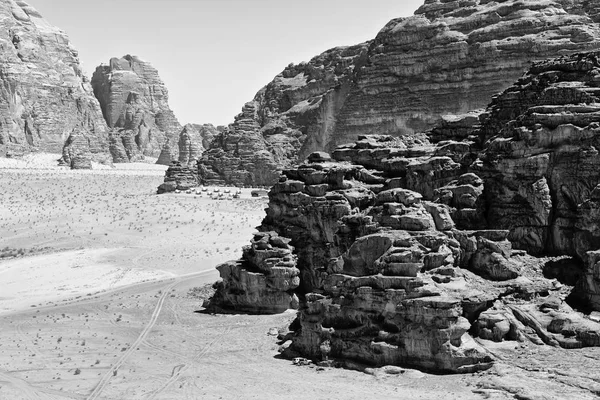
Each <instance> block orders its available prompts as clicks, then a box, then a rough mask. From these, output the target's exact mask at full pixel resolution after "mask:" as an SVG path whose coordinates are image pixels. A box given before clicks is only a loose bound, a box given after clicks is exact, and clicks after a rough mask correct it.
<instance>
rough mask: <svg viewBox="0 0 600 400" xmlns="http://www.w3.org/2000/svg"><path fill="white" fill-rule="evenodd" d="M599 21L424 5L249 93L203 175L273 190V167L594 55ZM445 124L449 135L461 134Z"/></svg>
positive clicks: (396, 128) (588, 15) (464, 107)
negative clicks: (247, 109) (546, 67)
mask: <svg viewBox="0 0 600 400" xmlns="http://www.w3.org/2000/svg"><path fill="white" fill-rule="evenodd" d="M597 18H598V13H597V12H596V11H595V9H594V7H593V5H592V4H590V2H586V1H582V0H575V1H549V0H545V1H541V2H540V1H520V0H505V1H500V2H492V1H483V0H482V1H479V0H473V1H464V2H458V1H441V0H427V1H426V2H425V4H424V5H423V6H422V7H420V8H419V9H418V10H417V11H416V13H415V15H414V16H412V17H408V18H400V19H394V20H392V21H390V22H389V23H388V24H387V25H386V26H385V27H384V28H383V29H382V30H381V31H380V32H379V34H378V35H377V37H376V38H375V39H374V40H373V41H370V42H368V43H365V44H361V45H357V46H352V47H344V48H335V49H331V50H329V51H327V52H325V53H323V54H321V55H319V56H317V57H315V58H313V59H312V60H311V61H310V62H308V63H302V64H300V65H290V66H288V67H287V68H286V69H285V70H284V71H283V72H282V73H281V74H280V75H278V76H277V77H275V79H274V80H273V81H272V82H271V83H270V84H268V85H267V86H266V87H265V88H263V89H262V90H261V91H260V92H259V93H258V94H257V95H256V97H255V99H254V100H253V107H254V111H253V115H254V116H253V117H250V119H248V118H249V116H248V115H245V116H244V119H245V120H247V121H248V122H250V120H251V122H252V123H246V124H243V125H242V126H238V127H236V126H232V127H230V129H229V130H228V131H227V132H226V133H224V134H223V138H222V139H221V140H220V141H218V142H216V143H215V145H214V148H213V149H211V150H209V151H208V152H207V156H206V157H205V158H203V159H202V160H201V164H202V165H203V171H205V173H204V175H203V177H208V178H205V179H210V180H211V181H225V182H229V183H236V184H239V183H241V181H242V180H241V179H240V177H241V176H243V177H244V179H246V181H245V182H247V180H251V182H250V183H251V184H253V185H271V184H273V183H275V182H276V179H277V175H278V174H277V173H276V172H275V170H276V169H278V168H279V169H283V168H287V167H289V166H290V165H292V164H294V163H295V162H300V161H302V160H303V159H304V158H305V157H306V156H307V155H308V154H309V153H310V152H312V151H319V150H326V151H332V150H333V149H335V147H336V146H337V145H340V144H343V143H348V142H352V141H354V140H356V139H357V137H358V135H364V134H390V135H394V136H402V135H410V134H414V133H415V132H421V131H425V130H427V129H430V128H432V127H433V126H435V125H436V124H437V123H438V122H439V120H440V118H441V116H442V115H445V114H461V113H465V112H468V111H471V110H475V109H479V108H483V107H485V106H487V104H488V102H489V98H490V97H491V96H492V95H493V94H495V93H497V92H500V91H501V90H503V89H504V88H506V87H507V86H509V85H510V84H512V83H513V82H514V81H515V80H516V79H517V78H519V77H520V76H521V75H522V73H523V71H524V70H525V69H526V68H527V67H528V66H529V65H530V63H531V62H532V61H536V60H542V59H545V58H547V57H551V56H556V55H557V54H565V53H573V52H577V51H584V50H592V49H598V48H599V47H600V46H599V44H598V43H600V42H599V41H598V39H599V38H600V28H599V27H598V25H597V23H596V22H595V20H596V19H597ZM244 114H246V113H244ZM451 119H452V118H449V121H448V122H449V124H448V125H449V127H450V128H451V129H457V130H458V129H460V127H458V126H456V124H455V126H454V127H452V125H453V124H452V121H451ZM462 120H463V121H467V120H465V119H462ZM464 132H465V130H464V129H463V133H464ZM230 135H231V136H232V139H231V140H230V139H228V136H230ZM240 135H252V137H253V141H252V143H253V144H252V143H249V145H250V146H251V149H252V150H254V149H256V151H258V152H261V154H262V158H263V159H264V161H265V166H266V168H275V170H273V171H272V173H265V172H264V171H261V172H259V173H255V168H256V162H255V160H254V159H253V158H252V157H243V156H240V155H239V154H237V150H236V148H235V147H234V146H232V145H231V144H232V143H235V142H238V141H239V140H238V138H239V136H240ZM234 171H235V173H234Z"/></svg>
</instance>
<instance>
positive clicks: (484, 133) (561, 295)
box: [216, 52, 600, 372]
mask: <svg viewBox="0 0 600 400" xmlns="http://www.w3.org/2000/svg"><path fill="white" fill-rule="evenodd" d="M599 58H600V52H591V53H580V54H574V55H570V56H563V57H559V58H556V59H551V60H546V61H542V62H538V63H534V64H533V66H532V67H531V68H530V70H529V71H528V72H527V73H526V74H525V75H524V76H523V77H522V78H521V79H519V80H518V81H517V82H516V83H515V84H514V85H513V86H511V87H510V88H508V89H507V90H505V91H504V92H503V93H501V94H500V95H498V96H496V97H494V99H493V101H492V102H491V104H490V106H489V107H488V108H487V109H486V110H485V111H483V112H478V113H471V114H466V115H462V116H455V117H452V118H446V119H445V120H444V121H442V122H441V123H440V125H439V126H437V127H436V128H434V129H432V130H431V131H430V132H429V133H428V135H426V136H424V135H416V136H415V135H412V136H405V137H402V138H395V137H393V136H381V135H366V136H361V137H359V140H358V141H357V142H355V143H351V144H347V145H343V146H339V147H338V148H337V149H336V150H335V151H334V152H333V153H332V155H331V157H330V156H329V155H328V154H326V153H314V154H311V155H310V156H309V157H308V160H307V162H305V163H303V164H301V165H299V166H298V167H296V168H292V169H286V170H284V171H283V173H282V176H281V177H280V178H279V182H278V183H277V184H275V185H274V186H273V188H272V189H271V191H270V193H269V200H270V201H269V207H268V209H267V210H266V211H267V215H266V217H265V219H264V220H263V223H262V225H261V227H260V228H259V229H260V230H261V231H263V232H275V233H277V234H278V235H279V236H278V237H280V238H281V237H283V238H289V239H290V240H291V241H290V245H292V246H293V247H294V250H293V254H294V255H296V256H297V262H296V267H297V268H298V270H299V275H298V276H299V277H300V282H299V286H298V289H296V294H298V295H299V298H300V299H301V302H300V308H299V313H298V322H297V323H296V326H295V329H294V330H295V333H294V335H293V338H292V343H291V346H290V347H289V348H288V351H289V352H297V353H300V354H304V355H307V356H309V357H311V358H313V359H320V358H321V357H322V356H323V355H322V354H321V352H322V348H321V345H322V344H323V343H327V346H326V347H327V348H328V349H330V350H329V351H330V353H329V354H328V355H329V356H332V357H337V358H341V359H350V360H354V361H359V362H362V363H366V364H371V365H384V364H408V365H413V366H417V367H420V368H423V369H428V370H436V371H445V372H461V371H472V370H477V369H481V368H485V367H486V366H488V365H489V362H491V360H492V359H493V357H492V356H491V355H490V354H488V353H487V352H486V350H485V348H482V347H480V346H479V345H477V344H476V343H475V342H473V340H472V338H473V337H479V338H482V339H487V340H493V341H502V340H519V341H523V340H530V341H532V342H534V343H538V344H543V343H545V344H548V345H553V346H561V347H563V348H568V349H570V348H581V347H586V346H600V325H599V324H598V323H596V322H594V321H593V320H591V319H589V318H587V317H586V316H585V315H584V314H582V313H581V312H579V311H576V310H574V309H573V308H572V306H571V305H572V304H578V306H582V307H583V309H587V310H600V300H599V299H600V284H598V282H599V279H600V278H599V277H600V224H599V216H600V158H598V150H597V149H598V148H600V112H599V110H600V109H599V108H598V106H597V105H598V104H600V101H599V100H600V99H598V98H597V93H598V86H599V84H598V82H600V79H599V78H598V77H600V63H599V61H598V59H599ZM527 252H529V253H530V254H533V255H562V256H570V257H572V260H571V261H568V260H569V259H563V260H562V261H560V260H559V261H552V260H550V261H549V260H548V259H538V258H535V257H533V256H531V255H529V254H527ZM563 261H565V262H563ZM566 261H568V262H566ZM578 261H579V262H581V263H582V268H581V270H579V269H578V268H573V267H572V265H573V264H577V263H578ZM240 265H241V264H235V263H229V264H228V268H220V273H221V276H222V277H223V280H224V282H228V281H231V280H232V279H233V278H232V277H236V276H238V275H239V274H240V271H241V269H240V268H241V267H240ZM566 269H570V270H566ZM571 269H572V270H571ZM254 272H255V273H259V274H261V273H262V274H264V275H266V276H268V275H269V274H270V273H271V272H270V270H269V268H264V269H263V270H260V271H258V270H255V271H254ZM544 274H545V275H546V276H544ZM556 278H558V279H560V280H563V282H565V284H566V285H570V287H568V286H563V284H561V283H560V282H559V281H557V280H556ZM253 279H254V280H260V277H258V276H254V277H253ZM271 289H275V287H271ZM286 290H288V292H286V295H288V296H289V295H290V293H289V289H288V288H286ZM280 291H282V290H280ZM220 292H223V294H219V296H221V298H225V297H226V298H228V299H229V303H224V305H225V306H229V307H232V306H233V307H235V301H236V297H234V295H235V296H238V297H237V298H245V297H244V293H246V292H249V293H253V289H252V287H250V286H241V285H226V284H225V285H222V286H221V287H220ZM227 293H231V295H227ZM219 296H217V297H216V299H219ZM269 296H270V297H276V296H274V295H273V294H272V293H271V294H270V295H269ZM576 302H578V303H576ZM255 304H256V306H255V307H256V310H255V311H266V310H262V303H261V301H260V297H258V299H257V300H256V302H255Z"/></svg>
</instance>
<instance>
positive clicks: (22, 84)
mask: <svg viewBox="0 0 600 400" xmlns="http://www.w3.org/2000/svg"><path fill="white" fill-rule="evenodd" d="M0 21H1V22H0V46H1V48H2V50H1V51H0V156H1V157H5V156H19V155H22V154H23V153H25V152H29V151H45V152H52V153H62V151H63V145H64V144H65V142H67V140H69V147H70V149H68V150H67V153H66V154H65V155H66V156H67V157H69V159H68V160H63V161H64V162H65V163H66V164H67V165H72V166H74V167H75V168H88V167H90V166H91V164H90V160H93V161H98V162H102V163H110V162H111V157H110V154H109V152H108V128H107V126H106V123H105V122H104V120H103V118H102V113H101V111H100V107H99V105H98V103H97V101H96V99H95V98H94V95H93V93H92V88H91V87H90V84H89V81H88V79H87V78H86V77H85V76H84V75H83V73H82V71H81V66H80V64H79V59H78V52H77V50H75V48H74V47H73V46H72V45H71V43H70V42H69V38H68V37H67V35H66V34H65V32H63V31H61V30H60V29H58V28H56V27H54V26H52V25H50V24H49V23H48V22H47V21H46V20H44V19H43V17H42V16H41V15H40V13H39V12H38V11H37V10H35V9H34V8H33V7H32V6H30V5H29V4H27V3H26V2H24V1H20V0H19V1H14V0H2V1H0ZM69 138H70V139H69ZM81 157H84V158H85V160H82V158H81Z"/></svg>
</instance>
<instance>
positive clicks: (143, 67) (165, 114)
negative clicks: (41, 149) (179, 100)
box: [92, 55, 181, 164]
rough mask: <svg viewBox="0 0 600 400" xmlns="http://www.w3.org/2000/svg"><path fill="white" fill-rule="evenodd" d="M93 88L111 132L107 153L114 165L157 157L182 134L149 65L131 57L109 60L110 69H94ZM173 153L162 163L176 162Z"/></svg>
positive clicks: (156, 75) (106, 66) (155, 71)
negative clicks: (108, 151)
mask: <svg viewBox="0 0 600 400" xmlns="http://www.w3.org/2000/svg"><path fill="white" fill-rule="evenodd" d="M92 87H93V89H94V94H95V96H96V98H97V99H98V101H99V102H100V106H101V108H102V114H103V115H104V118H105V120H106V123H107V124H108V126H109V127H110V128H111V129H112V130H113V133H112V138H111V141H110V152H111V154H112V157H113V159H114V161H115V162H129V161H136V160H139V159H141V158H143V156H152V157H158V156H159V155H160V153H161V150H162V148H163V146H164V145H165V143H167V142H168V141H169V140H171V139H172V138H177V137H178V135H179V133H180V132H181V125H180V124H179V122H178V121H177V119H176V118H175V115H174V114H173V112H172V111H171V109H170V108H169V104H168V100H169V95H168V91H167V89H166V87H165V85H164V83H163V82H162V80H161V79H160V77H159V76H158V71H157V70H156V69H155V68H153V67H152V66H151V65H150V64H149V63H148V62H146V61H143V60H141V59H139V58H138V57H135V56H130V55H127V56H124V57H122V58H112V59H111V60H110V63H109V65H102V66H100V67H98V68H96V71H95V72H94V75H93V77H92ZM175 140H176V139H175ZM173 151H174V153H173V154H172V155H171V156H170V157H165V158H168V159H166V160H162V163H164V164H169V163H170V162H171V160H176V159H177V152H176V151H175V149H173Z"/></svg>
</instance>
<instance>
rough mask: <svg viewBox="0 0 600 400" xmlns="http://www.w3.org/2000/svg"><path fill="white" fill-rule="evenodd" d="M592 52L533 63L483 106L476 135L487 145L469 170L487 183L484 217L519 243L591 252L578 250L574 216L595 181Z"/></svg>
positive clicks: (596, 68) (599, 159)
mask: <svg viewBox="0 0 600 400" xmlns="http://www.w3.org/2000/svg"><path fill="white" fill-rule="evenodd" d="M598 55H599V54H598V53H585V54H579V55H573V56H566V57H562V58H559V59H553V60H549V61H545V62H541V63H537V64H534V65H533V67H532V68H531V69H530V70H529V72H528V73H527V74H526V75H525V76H524V77H523V78H522V79H520V80H519V81H517V83H516V84H514V85H513V86H512V87H510V88H509V89H507V90H506V91H504V92H503V93H502V94H500V95H499V96H497V97H496V98H494V100H493V101H492V103H491V105H490V107H489V109H488V115H487V116H486V117H485V122H484V124H483V128H482V134H481V136H482V139H483V140H489V143H487V144H486V145H485V151H484V152H483V154H482V155H481V160H480V161H478V162H477V163H475V164H474V165H473V168H472V170H473V171H474V172H476V173H477V174H478V175H479V176H480V177H482V178H483V180H484V181H485V199H486V203H487V204H486V208H487V212H486V215H487V223H488V224H489V225H494V226H497V227H498V228H501V229H510V230H511V234H510V237H509V239H510V240H511V242H513V243H514V244H515V245H516V246H517V247H518V248H521V249H526V250H528V251H530V252H533V253H554V254H568V255H579V257H583V255H584V254H585V252H586V251H589V250H595V248H594V249H591V248H589V246H590V245H592V243H588V245H587V246H584V247H587V248H584V249H582V250H577V240H574V236H575V234H576V231H577V228H576V224H577V223H578V221H579V222H580V223H581V224H583V225H586V222H585V221H584V220H585V218H586V212H587V211H584V209H585V206H584V207H583V208H581V209H580V206H579V205H580V204H582V203H584V202H585V201H586V200H588V199H589V198H590V196H591V193H592V190H593V189H594V188H595V187H596V186H597V185H598V184H600V170H599V168H598V166H599V165H600V156H599V155H598V148H600V128H599V127H600V117H599V116H600V108H599V107H598V102H599V97H598V92H597V87H598V79H599V78H598V77H599V76H600V65H599V64H598V61H597V57H598ZM588 211H590V212H592V214H591V215H593V211H592V208H590V209H588ZM582 218H583V219H582ZM588 220H589V217H588ZM588 225H589V224H588ZM582 228H583V226H582ZM592 230H593V229H592ZM590 237H591V238H593V237H594V233H592V236H590ZM581 240H584V239H583V238H582V239H581ZM585 240H587V241H588V242H589V239H585ZM592 241H593V240H592ZM595 246H597V247H600V243H596V244H595Z"/></svg>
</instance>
